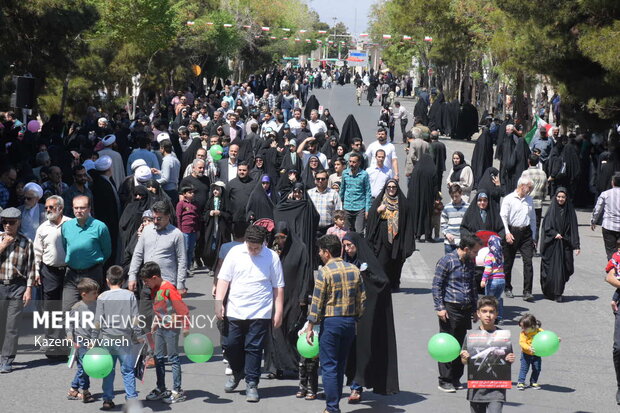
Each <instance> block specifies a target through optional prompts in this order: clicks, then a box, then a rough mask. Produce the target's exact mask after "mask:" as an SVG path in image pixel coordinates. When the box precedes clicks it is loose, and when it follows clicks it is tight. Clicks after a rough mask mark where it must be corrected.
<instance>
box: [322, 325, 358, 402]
mask: <svg viewBox="0 0 620 413" xmlns="http://www.w3.org/2000/svg"><path fill="white" fill-rule="evenodd" d="M354 338H355V318H354V317H325V318H324V319H323V321H322V322H321V333H320V334H319V360H320V362H321V375H322V376H323V389H324V390H325V403H326V408H327V411H328V412H339V411H340V408H339V407H338V404H339V402H340V398H341V397H342V384H343V381H344V368H345V365H346V362H347V357H348V355H349V350H350V349H351V344H352V343H353V339H354Z"/></svg>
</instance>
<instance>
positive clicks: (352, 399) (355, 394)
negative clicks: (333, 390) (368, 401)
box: [349, 390, 362, 404]
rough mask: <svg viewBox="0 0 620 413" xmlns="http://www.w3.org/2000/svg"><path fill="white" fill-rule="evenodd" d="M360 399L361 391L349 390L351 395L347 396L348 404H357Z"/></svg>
mask: <svg viewBox="0 0 620 413" xmlns="http://www.w3.org/2000/svg"><path fill="white" fill-rule="evenodd" d="M361 400H362V392H360V391H359V390H351V395H350V396H349V404H357V403H359V402H360V401H361Z"/></svg>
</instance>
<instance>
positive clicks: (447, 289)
mask: <svg viewBox="0 0 620 413" xmlns="http://www.w3.org/2000/svg"><path fill="white" fill-rule="evenodd" d="M475 269H476V268H475V266H474V263H473V262H472V261H469V260H468V261H465V262H463V261H461V260H460V259H459V256H458V252H457V251H454V252H451V253H450V254H446V255H445V256H443V257H442V258H441V259H440V260H439V261H438V262H437V267H436V268H435V277H434V278H433V302H434V304H435V311H441V310H445V309H446V307H445V303H453V304H461V305H463V304H470V305H472V306H475V305H476V302H477V301H478V290H477V289H476V286H475V285H474V284H475V280H474V271H475Z"/></svg>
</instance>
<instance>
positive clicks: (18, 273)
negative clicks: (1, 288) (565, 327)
mask: <svg viewBox="0 0 620 413" xmlns="http://www.w3.org/2000/svg"><path fill="white" fill-rule="evenodd" d="M4 236H5V234H4V233H1V235H0V242H1V241H2V240H3V239H4ZM34 277H35V259H34V248H33V246H32V241H30V240H29V239H28V238H26V237H25V236H24V235H22V234H19V233H18V234H17V235H16V236H15V240H14V241H13V242H12V243H11V244H10V245H9V246H8V247H6V248H5V250H4V251H2V253H0V280H3V281H4V280H9V281H10V280H16V279H18V278H22V279H24V280H25V281H26V285H27V286H29V287H30V286H32V282H33V281H34Z"/></svg>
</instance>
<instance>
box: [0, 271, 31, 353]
mask: <svg viewBox="0 0 620 413" xmlns="http://www.w3.org/2000/svg"><path fill="white" fill-rule="evenodd" d="M25 292H26V280H19V281H15V282H14V283H13V284H9V285H4V284H0V346H2V362H9V363H12V362H13V360H14V359H15V354H17V339H18V338H19V319H20V316H21V314H22V311H23V309H24V302H23V301H22V299H23V297H24V293H25Z"/></svg>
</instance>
